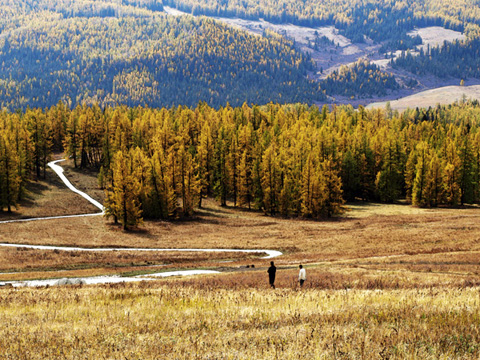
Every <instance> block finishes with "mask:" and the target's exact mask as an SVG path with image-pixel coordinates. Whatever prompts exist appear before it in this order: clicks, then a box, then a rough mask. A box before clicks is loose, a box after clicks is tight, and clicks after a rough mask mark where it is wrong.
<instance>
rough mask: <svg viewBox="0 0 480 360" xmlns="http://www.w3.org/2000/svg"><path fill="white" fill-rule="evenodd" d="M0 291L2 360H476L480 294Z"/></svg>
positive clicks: (150, 286)
mask: <svg viewBox="0 0 480 360" xmlns="http://www.w3.org/2000/svg"><path fill="white" fill-rule="evenodd" d="M197 282H198V284H197V286H185V284H181V285H179V284H178V283H177V282H176V281H172V280H170V281H166V282H165V281H164V282H156V283H140V284H126V285H125V284H120V285H111V286H100V287H64V288H41V289H17V290H9V289H4V290H0V313H2V317H0V348H1V349H2V356H4V358H16V359H17V358H28V359H45V358H48V359H80V358H89V359H93V358H95V359H119V358H128V359H131V358H133V359H159V358H162V359H299V358H300V359H307V358H308V359H405V358H413V359H454V358H458V359H460V358H461V359H477V358H478V357H479V356H480V334H479V330H478V329H479V328H480V326H479V325H480V316H479V314H480V303H479V301H478V297H479V288H477V287H475V288H458V289H445V290H443V291H437V290H435V289H411V290H374V291H372V290H349V291H345V290H344V291H338V290H320V289H303V290H301V291H298V290H294V289H277V290H271V289H266V288H263V289H257V288H254V289H252V288H248V289H240V288H237V289H221V288H217V289H215V291H212V289H211V288H210V287H209V286H208V284H204V285H207V286H201V285H202V283H203V280H200V281H197Z"/></svg>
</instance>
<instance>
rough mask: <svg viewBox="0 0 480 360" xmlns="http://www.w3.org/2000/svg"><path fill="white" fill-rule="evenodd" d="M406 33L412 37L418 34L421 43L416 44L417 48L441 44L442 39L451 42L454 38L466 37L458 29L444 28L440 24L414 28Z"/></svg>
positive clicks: (461, 38)
mask: <svg viewBox="0 0 480 360" xmlns="http://www.w3.org/2000/svg"><path fill="white" fill-rule="evenodd" d="M408 35H410V36H412V37H415V36H417V35H420V37H421V38H422V42H423V44H422V45H420V46H417V49H419V50H420V49H421V48H423V50H426V49H427V47H428V46H429V45H430V47H434V46H439V45H442V44H443V42H444V41H447V42H453V41H455V40H465V39H466V38H467V37H466V36H465V35H464V34H462V33H461V32H459V31H454V30H450V29H445V28H443V27H440V26H430V27H426V28H421V29H415V30H413V31H411V32H409V33H408Z"/></svg>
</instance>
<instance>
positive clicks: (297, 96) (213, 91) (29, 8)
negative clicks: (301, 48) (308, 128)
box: [0, 0, 324, 110]
mask: <svg viewBox="0 0 480 360" xmlns="http://www.w3.org/2000/svg"><path fill="white" fill-rule="evenodd" d="M55 3H56V2H55V1H48V0H45V1H41V2H39V3H38V4H36V3H34V4H35V5H31V4H30V2H24V3H23V7H21V6H20V5H21V4H22V3H18V4H16V7H15V6H12V7H11V8H9V7H8V6H7V7H6V6H4V7H3V8H2V13H3V14H5V15H7V11H6V10H7V9H9V10H11V12H12V13H13V14H15V15H14V16H13V15H12V18H9V17H6V18H4V19H2V20H1V24H2V25H1V26H2V27H3V32H2V33H1V34H0V64H2V66H1V67H0V107H6V108H9V109H11V110H13V109H15V108H17V107H21V108H25V107H26V106H31V107H45V106H52V105H54V104H56V103H57V102H58V101H59V100H62V101H64V102H66V103H68V104H69V105H70V106H73V107H74V106H76V105H77V104H83V103H87V104H93V103H99V104H101V105H106V104H110V105H114V104H127V105H131V106H133V105H138V104H142V105H149V106H171V105H174V104H182V105H188V106H193V105H196V104H197V103H198V102H199V101H206V102H207V103H208V104H209V105H212V106H216V107H218V106H220V105H226V104H227V103H231V104H233V105H241V104H242V103H243V102H255V103H257V102H258V103H268V102H269V101H275V102H292V101H293V102H296V101H306V102H314V101H321V100H323V99H324V94H323V93H322V92H321V91H320V90H319V88H318V85H317V84H315V83H313V82H311V81H309V80H307V79H306V74H307V71H309V70H311V69H312V68H313V64H312V62H311V61H310V60H309V58H308V56H307V55H304V54H302V53H300V52H298V51H296V50H295V48H294V45H293V43H291V42H290V41H287V40H285V39H284V38H282V37H280V36H278V35H277V34H275V33H272V32H266V33H265V35H264V36H261V37H258V36H254V35H250V34H247V33H245V32H242V31H239V30H235V29H233V28H230V27H227V26H226V25H222V24H220V23H217V22H214V21H213V20H209V19H206V18H200V19H194V18H192V17H179V18H175V17H170V16H166V15H164V14H159V13H157V12H154V11H151V10H147V9H146V8H138V7H137V6H133V5H128V6H127V5H125V4H126V3H128V4H134V5H135V4H136V5H138V6H140V5H142V3H141V2H139V1H128V2H127V1H123V2H121V1H116V2H113V1H105V2H101V1H100V2H95V3H91V2H83V1H67V0H65V1H63V2H60V5H58V7H55V6H53V5H51V4H55ZM118 3H120V4H118ZM145 3H146V5H145V6H146V7H148V8H155V6H157V5H155V4H157V3H156V2H145ZM70 5H72V6H71V7H70ZM80 5H82V6H80ZM107 5H108V6H107ZM117 5H118V6H117ZM147 5H148V6H147ZM158 6H159V5H158ZM109 9H110V10H109ZM54 10H55V11H54Z"/></svg>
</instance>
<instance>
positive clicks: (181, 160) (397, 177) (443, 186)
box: [0, 102, 480, 228]
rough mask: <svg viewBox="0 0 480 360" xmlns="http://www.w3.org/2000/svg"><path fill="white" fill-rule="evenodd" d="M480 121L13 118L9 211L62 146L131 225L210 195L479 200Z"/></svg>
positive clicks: (262, 203) (272, 110) (434, 113)
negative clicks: (93, 173)
mask: <svg viewBox="0 0 480 360" xmlns="http://www.w3.org/2000/svg"><path fill="white" fill-rule="evenodd" d="M479 125H480V107H479V106H478V103H477V102H474V103H460V104H456V105H453V106H447V107H443V106H438V107H435V108H430V109H421V110H419V109H415V110H409V111H405V112H403V113H401V114H398V113H394V112H391V111H389V110H388V108H387V110H386V111H384V110H365V109H364V108H363V107H360V108H359V109H358V110H354V109H353V108H352V107H351V106H342V107H333V108H332V109H328V108H327V107H323V108H322V109H319V108H318V107H309V106H307V105H301V104H295V105H278V104H273V103H271V104H269V105H266V106H256V105H254V106H248V105H247V104H244V105H243V106H241V107H236V108H234V107H230V106H227V107H222V108H220V109H218V110H216V109H214V108H212V107H210V106H208V105H207V104H206V103H199V104H198V105H197V106H196V107H194V108H190V107H185V106H179V107H172V108H161V109H152V108H148V107H134V108H129V107H126V106H119V107H105V108H100V107H99V106H98V105H95V106H77V107H76V108H74V109H70V108H69V107H67V106H65V105H64V104H62V103H60V104H58V105H57V106H54V107H51V108H49V109H47V110H41V109H27V110H26V111H25V112H15V113H11V112H6V111H4V112H2V113H1V116H0V208H2V209H6V210H7V211H9V210H11V207H12V206H15V204H16V203H17V202H18V201H19V199H21V198H22V196H23V195H24V194H25V186H26V184H27V183H28V181H30V180H32V179H35V178H39V177H42V176H44V175H45V166H46V164H47V162H48V160H49V157H50V155H51V154H52V152H53V151H65V156H67V157H71V158H72V160H73V163H74V166H76V167H79V168H96V169H98V171H99V176H98V180H99V185H100V186H101V187H103V188H104V189H105V193H106V198H105V207H106V214H107V216H109V217H111V218H113V219H114V220H115V221H118V222H120V223H121V224H122V225H123V226H124V227H125V228H128V227H130V226H134V225H136V224H139V223H140V222H141V221H142V218H149V219H150V218H160V219H168V218H175V217H179V216H180V217H182V216H190V215H192V214H193V212H194V209H195V208H197V207H201V206H202V199H204V198H205V197H207V196H212V197H215V198H216V199H217V200H218V201H219V203H220V204H221V205H227V204H228V205H231V206H241V207H245V208H252V209H259V210H262V211H264V212H265V213H266V214H268V215H281V216H302V217H309V218H315V219H318V218H325V217H331V216H336V215H338V214H341V213H342V211H343V210H344V203H345V201H355V200H365V201H371V200H375V201H382V202H395V201H397V200H399V199H405V198H406V199H407V201H408V202H409V203H411V204H413V205H415V206H422V207H435V206H458V205H462V204H468V203H478V202H479V201H480V131H479Z"/></svg>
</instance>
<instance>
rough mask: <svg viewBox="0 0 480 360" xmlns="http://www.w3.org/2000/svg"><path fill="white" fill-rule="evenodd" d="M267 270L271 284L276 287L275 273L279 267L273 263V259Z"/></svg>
mask: <svg viewBox="0 0 480 360" xmlns="http://www.w3.org/2000/svg"><path fill="white" fill-rule="evenodd" d="M267 272H268V281H269V282H270V286H271V287H272V288H274V289H275V273H276V272H277V268H276V267H275V265H274V264H273V261H271V262H270V267H269V268H268V270H267Z"/></svg>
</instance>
